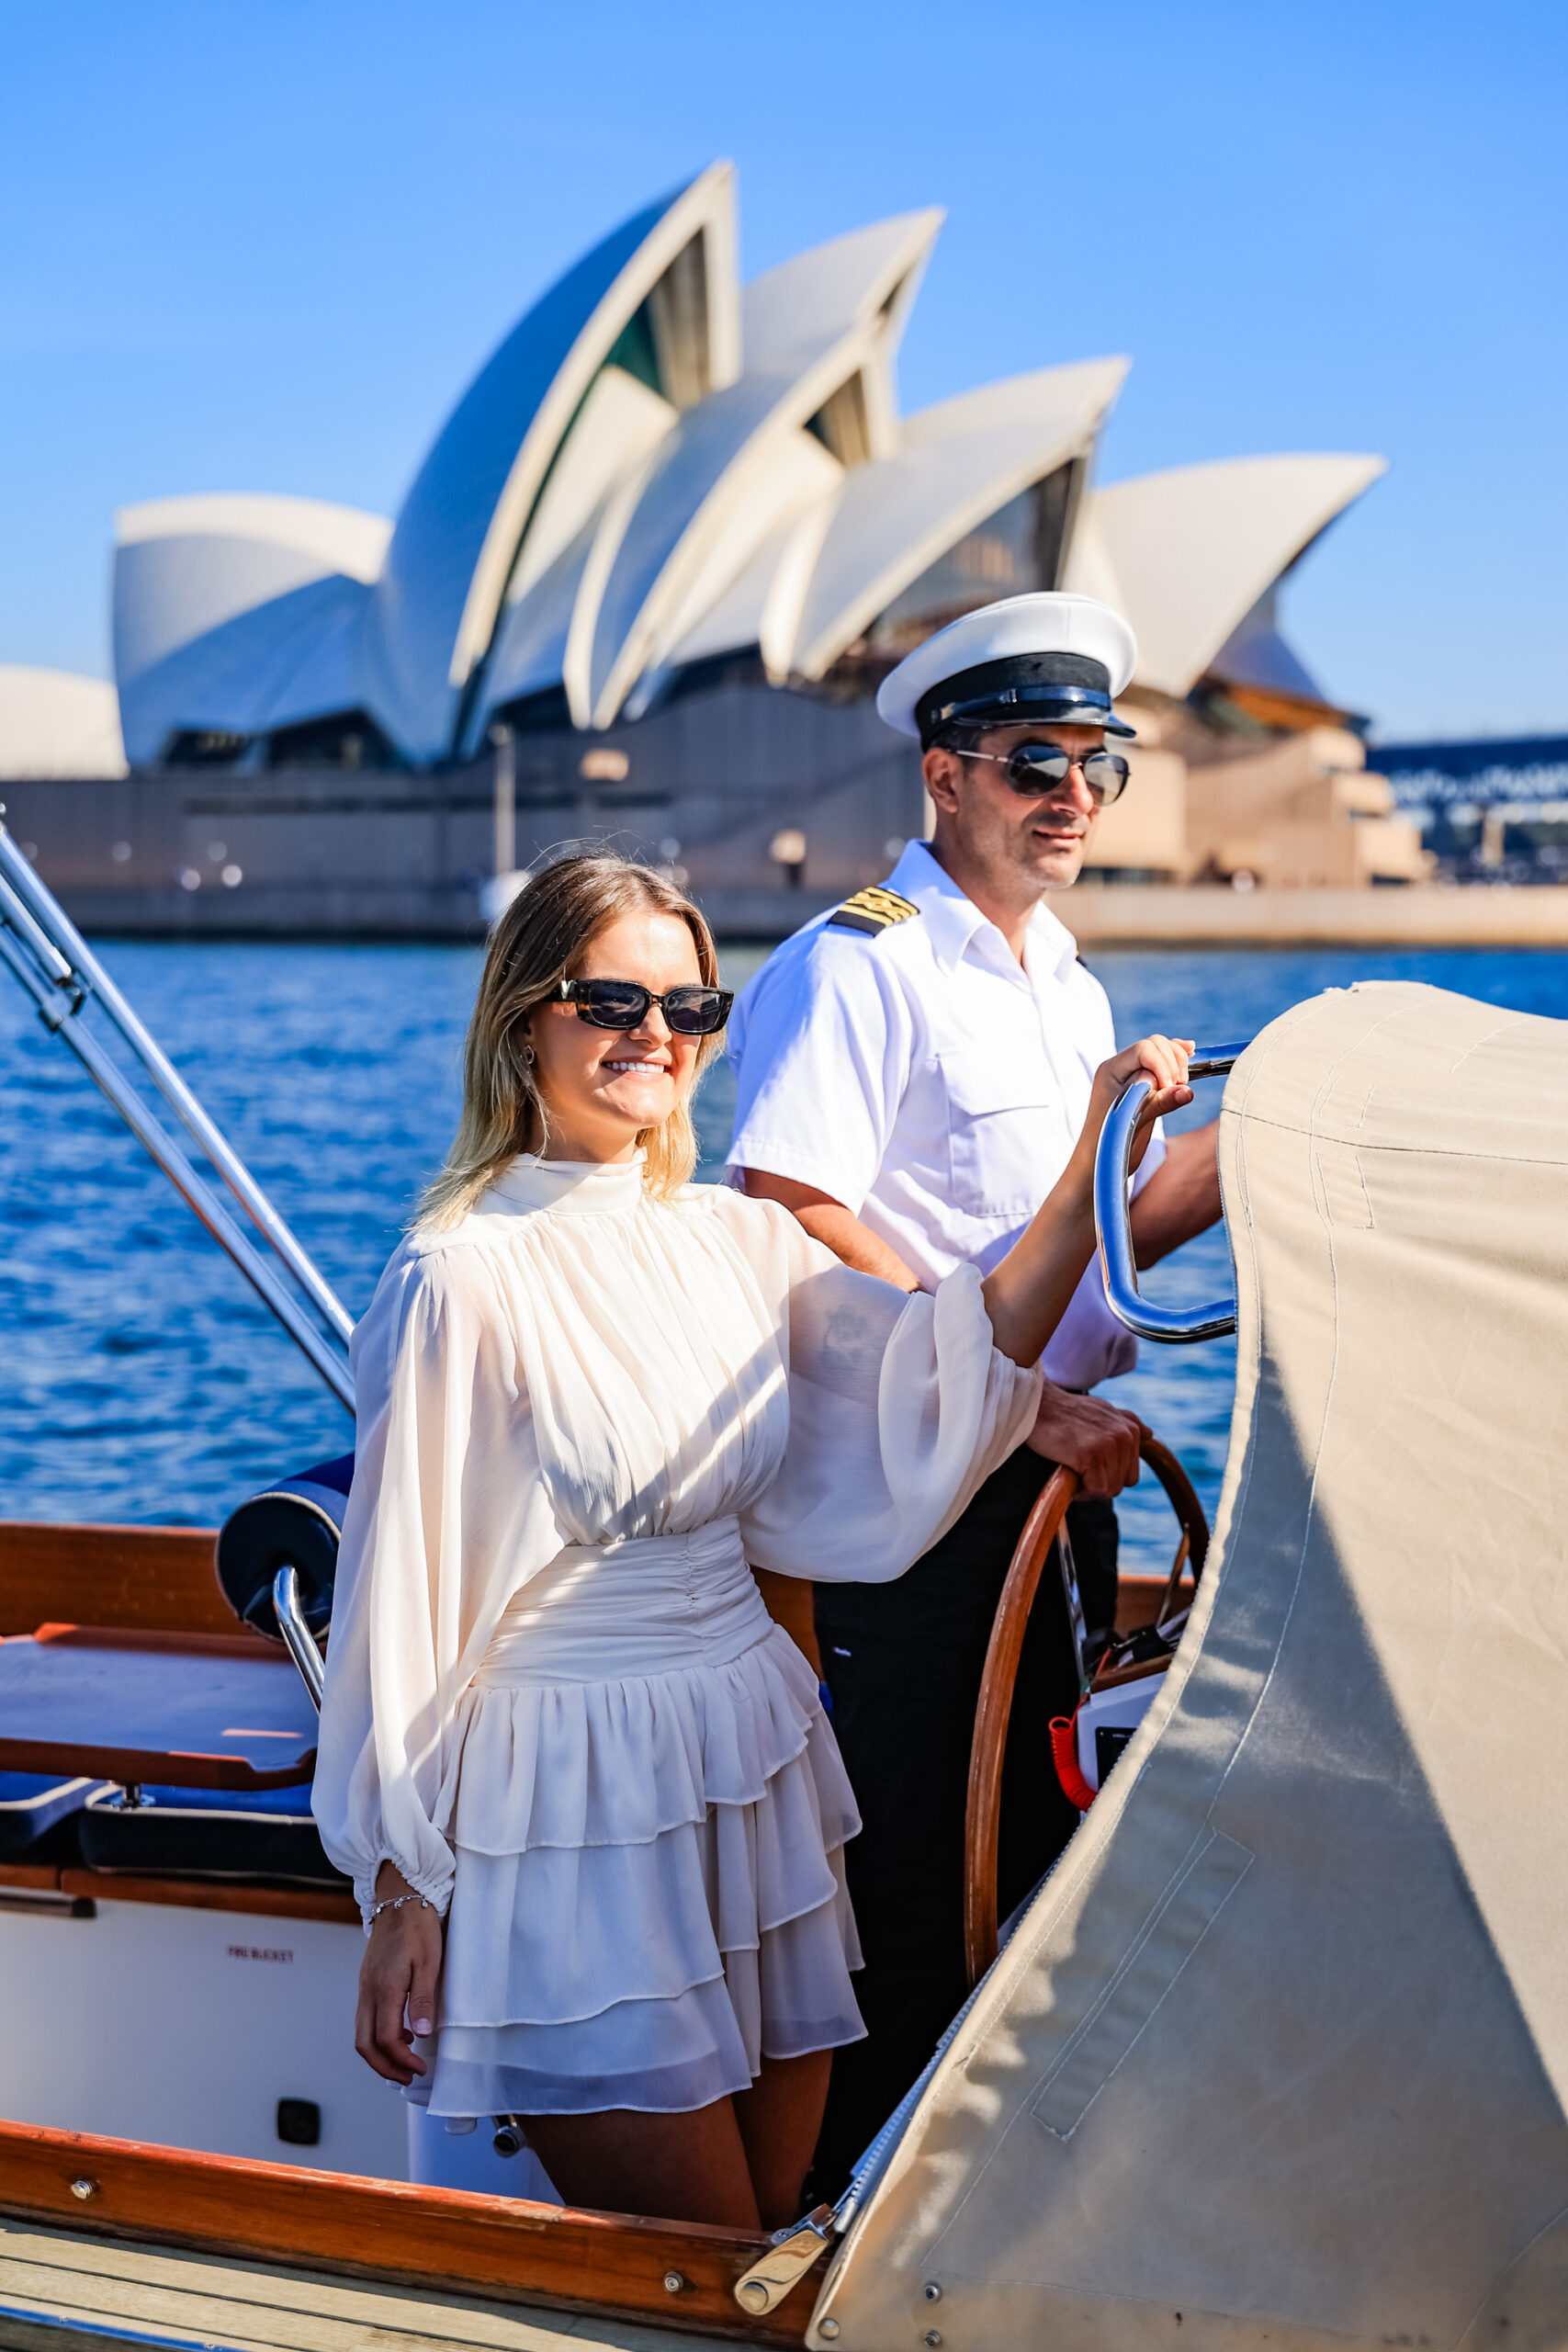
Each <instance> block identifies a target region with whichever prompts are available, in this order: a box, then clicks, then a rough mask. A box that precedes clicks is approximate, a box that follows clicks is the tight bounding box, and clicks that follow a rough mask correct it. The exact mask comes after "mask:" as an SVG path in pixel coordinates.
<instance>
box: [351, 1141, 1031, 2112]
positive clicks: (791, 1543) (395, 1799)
mask: <svg viewBox="0 0 1568 2352" xmlns="http://www.w3.org/2000/svg"><path fill="white" fill-rule="evenodd" d="M354 1365H355V1378H356V1381H357V1384H358V1397H359V1409H358V1454H357V1461H356V1464H355V1478H354V1487H353V1491H352V1493H351V1495H350V1497H349V1501H348V1510H347V1514H346V1518H345V1521H344V1532H343V1544H342V1549H341V1552H340V1555H339V1560H338V1573H337V1593H336V1600H335V1604H334V1607H333V1625H332V1636H331V1641H330V1643H329V1646H328V1657H327V1686H326V1699H325V1703H324V1705H323V1708H322V1713H321V1748H320V1756H319V1760H318V1763H317V1769H316V1782H315V1796H314V1805H315V1812H316V1817H317V1820H318V1822H319V1824H320V1826H321V1837H322V1840H323V1842H324V1844H325V1846H326V1849H327V1851H328V1853H329V1854H330V1855H331V1856H332V1858H333V1860H334V1861H335V1862H336V1863H337V1864H338V1865H339V1867H340V1868H342V1869H344V1870H345V1871H351V1872H352V1874H353V1876H354V1880H355V1890H356V1893H357V1894H358V1896H359V1899H360V1903H361V1905H362V1906H365V1907H366V1908H368V1906H369V1905H370V1903H371V1902H372V1901H373V1899H374V1895H373V1889H374V1884H375V1879H376V1874H377V1871H378V1868H379V1866H380V1864H381V1862H382V1861H383V1860H387V1859H389V1860H392V1861H394V1862H395V1863H396V1864H397V1866H398V1868H399V1869H400V1871H402V1872H403V1875H404V1876H405V1877H406V1878H407V1880H408V1881H409V1883H410V1884H411V1885H412V1886H414V1887H416V1888H418V1889H419V1890H420V1891H421V1892H422V1893H423V1894H426V1895H428V1896H429V1898H430V1900H431V1901H432V1902H433V1903H434V1904H435V1905H437V1906H438V1907H439V1908H440V1909H441V1910H442V1911H444V1912H446V1913H447V1914H448V1924H447V1932H446V1960H445V1963H444V1968H443V1975H442V1984H441V1994H440V2007H439V2016H438V2019H437V2027H436V2031H435V2033H434V2036H433V2037H432V2041H431V2043H430V2044H429V2045H428V2047H429V2049H430V2052H431V2053H432V2054H433V2056H434V2064H433V2065H431V2066H430V2068H429V2069H428V2071H427V2073H426V2074H425V2075H423V2077H421V2078H417V2079H416V2082H415V2085H414V2087H413V2090H412V2093H411V2096H412V2097H414V2098H420V2099H428V2101H429V2104H430V2107H431V2109H432V2110H433V2112H434V2113H436V2114H441V2115H453V2116H472V2115H486V2114H496V2113H504V2112H514V2113H519V2114H525V2115H526V2114H545V2113H583V2112H593V2111H595V2110H597V2109H604V2108H611V2107H627V2108H641V2109H658V2110H664V2111H668V2110H672V2109H689V2108H694V2107H700V2106H704V2105H705V2104H706V2103H707V2102H708V2101H709V2100H711V2099H716V2098H721V2097H722V2096H724V2095H725V2094H726V2093H727V2092H733V2091H738V2090H742V2089H744V2088H746V2086H748V2085H749V2084H750V2081H751V2079H752V2077H753V2076H754V2075H755V2074H756V2071H757V2067H758V2064H759V2062H760V2059H761V2057H762V2056H764V2055H766V2056H769V2057H790V2056H794V2055H796V2054H798V2053H800V2052H804V2051H808V2050H822V2049H829V2048H832V2047H834V2046H836V2045H837V2044H839V2043H841V2042H845V2041H854V2040H856V2039H858V2038H859V2036H860V2035H861V2033H862V2032H863V2027H862V2025H861V2021H860V2016H859V2012H858V2011H857V2009H856V2007H855V2003H854V1996H853V1993H852V1989H851V1985H850V1975H849V1972H850V1970H851V1969H852V1968H853V1967H854V1966H855V1965H857V1964H858V1959H859V1954H858V1951H857V1949H856V1946H855V1939H854V1922H853V1918H852V1914H851V1909H850V1905H849V1901H848V1898H847V1896H846V1894H845V1892H844V1883H843V1873H842V1868H841V1860H840V1849H841V1847H842V1846H843V1843H844V1841H845V1839H846V1838H850V1837H852V1836H853V1834H854V1832H855V1830H856V1829H857V1828H858V1826H859V1823H858V1820H857V1817H856V1815H855V1810H854V1800H853V1797H852V1794H851V1791H850V1787H849V1783H848V1781H847V1779H846V1777H845V1774H844V1770H843V1766H842V1764H841V1762H840V1758H839V1751H838V1747H837V1745H836V1743H835V1741H834V1739H833V1735H832V1732H831V1730H830V1729H829V1725H828V1723H827V1720H826V1718H825V1717H824V1715H823V1713H822V1710H821V1705H820V1701H819V1697H818V1688H817V1682H816V1678H815V1676H814V1675H813V1673H812V1671H811V1669H810V1668H809V1667H808V1666H807V1662H806V1660H805V1659H804V1658H803V1657H802V1656H801V1654H800V1652H799V1651H798V1650H797V1649H796V1648H795V1645H794V1643H793V1642H791V1641H790V1639H789V1637H788V1635H787V1634H784V1632H783V1631H782V1629H780V1628H779V1627H777V1626H775V1625H774V1624H773V1622H772V1620H771V1619H770V1618H769V1617H768V1615H767V1613H766V1611H764V1609H763V1607H762V1604H761V1597H760V1595H759V1593H758V1590H757V1587H756V1583H755V1581H754V1579H753V1577H752V1576H751V1574H750V1567H749V1566H748V1563H750V1564H751V1565H752V1566H757V1567H762V1568H773V1569H778V1570H782V1571H783V1572H784V1574H785V1575H790V1576H798V1577H811V1578H815V1579H818V1580H821V1579H828V1578H833V1579H844V1578H849V1579H853V1580H855V1581H858V1582H871V1581H874V1580H877V1579H882V1578H888V1577H896V1576H898V1575H900V1574H901V1573H902V1571H903V1570H904V1569H905V1568H906V1567H908V1566H909V1564H910V1562H911V1561H913V1560H915V1559H916V1558H918V1557H919V1555H920V1554H921V1553H922V1552H924V1551H925V1550H926V1549H927V1548H928V1547H929V1546H930V1545H931V1544H932V1543H933V1542H934V1541H935V1539H936V1538H937V1536H939V1535H940V1534H941V1533H942V1531H943V1530H944V1529H945V1528H946V1527H947V1526H948V1525H950V1524H951V1522H952V1521H953V1520H954V1519H955V1518H956V1517H957V1515H958V1513H959V1511H960V1510H962V1509H963V1508H964V1504H965V1503H966V1502H967V1501H968V1499H969V1498H970V1496H971V1495H972V1494H973V1493H974V1491H975V1489H976V1487H977V1486H978V1485H979V1483H980V1481H981V1480H982V1479H983V1478H984V1477H985V1476H987V1473H988V1472H989V1471H990V1470H992V1469H993V1468H994V1467H995V1466H996V1464H998V1462H999V1461H1001V1460H1002V1459H1003V1457H1004V1456H1005V1455H1006V1454H1008V1453H1010V1452H1011V1450H1012V1449H1013V1447H1014V1446H1016V1445H1017V1444H1018V1443H1019V1442H1021V1439H1022V1438H1023V1436H1024V1435H1025V1434H1026V1433H1027V1431H1028V1430H1029V1428H1030V1426H1031V1424H1032V1420H1033V1417H1034V1413H1035V1410H1036V1408H1037V1404H1038V1398H1039V1385H1040V1384H1039V1377H1038V1374H1035V1373H1033V1372H1026V1371H1021V1370H1020V1369H1019V1368H1018V1366H1016V1365H1015V1364H1013V1363H1010V1362H1009V1361H1008V1359H1007V1358H1006V1357H1004V1356H1002V1355H999V1354H998V1352H997V1351H996V1350H995V1348H994V1347H993V1346H992V1343H991V1329H990V1324H989V1321H988V1320H987V1315H986V1311H985V1306H984V1303H983V1301H982V1298H981V1295H980V1285H979V1279H978V1277H977V1275H976V1273H975V1272H974V1271H973V1269H971V1268H962V1269H960V1270H959V1271H958V1272H956V1273H954V1274H953V1275H951V1276H950V1277H949V1278H948V1280H947V1281H946V1282H944V1283H942V1287H941V1289H940V1290H939V1291H938V1292H937V1293H936V1295H934V1296H924V1295H916V1296H915V1297H912V1298H907V1297H906V1296H905V1295H904V1294H903V1293H902V1292H900V1291H897V1290H894V1289H893V1288H891V1287H890V1286H889V1285H888V1284H886V1283H880V1282H877V1281H874V1279H872V1278H871V1277H870V1276H868V1275H864V1274H858V1273H855V1272H852V1271H851V1270H850V1269H849V1268H847V1267H845V1266H843V1265H841V1264H840V1261H838V1260H837V1259H836V1258H835V1257H833V1256H832V1254H831V1252H830V1251H829V1250H826V1249H824V1248H823V1247H822V1246H821V1245H820V1244H819V1243H818V1242H814V1241H813V1240H811V1239H810V1238H809V1237H808V1236H807V1234H806V1233H805V1232H803V1231H802V1229H801V1227H799V1225H797V1224H796V1222H795V1219H794V1217H792V1216H789V1215H787V1214H786V1212H785V1211H784V1210H783V1209H780V1208H778V1207H776V1206H774V1205H773V1204H771V1203H768V1202H762V1201H753V1200H749V1199H747V1198H745V1197H744V1196H742V1195H740V1194H739V1193H734V1192H730V1191H728V1190H726V1189H724V1188H722V1187H718V1186H698V1185H693V1186H689V1187H688V1188H687V1189H686V1190H685V1191H684V1192H683V1193H680V1194H679V1195H678V1196H677V1197H676V1198H675V1199H674V1200H673V1201H670V1202H660V1201H657V1200H655V1199H653V1198H652V1197H651V1196H650V1195H649V1193H647V1192H646V1191H645V1189H644V1185H643V1181H642V1169H641V1164H640V1162H633V1163H628V1164H621V1165H617V1166H612V1167H601V1166H583V1165H578V1164H575V1163H566V1162H541V1161H538V1160H536V1159H518V1160H515V1161H514V1162H513V1165H512V1167H511V1168H510V1169H509V1170H507V1172H506V1173H505V1174H504V1175H503V1176H502V1178H501V1179H500V1181H499V1182H497V1183H496V1184H494V1185H493V1186H492V1187H491V1190H490V1191H489V1192H488V1193H486V1194H485V1195H484V1196H483V1198H482V1199H481V1201H480V1202H479V1205H478V1207H477V1208H476V1209H475V1211H474V1212H473V1213H472V1214H471V1215H470V1216H468V1217H467V1218H466V1219H465V1220H464V1221H463V1222H462V1223H461V1224H460V1225H459V1226H457V1227H455V1228H454V1229H453V1230H452V1231H450V1232H447V1233H442V1234H428V1233H416V1234H415V1235H413V1236H412V1238H410V1239H409V1240H407V1241H406V1242H404V1244H403V1245H402V1247H401V1248H400V1250H398V1251H397V1253H396V1255H395V1256H394V1257H393V1259H392V1261H391V1262H390V1264H389V1266H388V1268H387V1270H386V1272H385V1273H384V1274H383V1276H382V1278H381V1282H380V1285H379V1287H378V1290H377V1293H376V1296H375V1299H374V1301H373V1303H372V1305H371V1307H370V1310H369V1312H368V1314H367V1316H366V1317H365V1319H364V1321H363V1322H362V1323H361V1324H360V1326H359V1328H358V1330H357V1331H356V1332H355V1340H354ZM910 1734H911V1736H912V1737H918V1736H919V1726H918V1725H917V1724H911V1726H910ZM423 2046H424V2045H422V2047H423Z"/></svg>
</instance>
